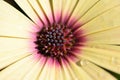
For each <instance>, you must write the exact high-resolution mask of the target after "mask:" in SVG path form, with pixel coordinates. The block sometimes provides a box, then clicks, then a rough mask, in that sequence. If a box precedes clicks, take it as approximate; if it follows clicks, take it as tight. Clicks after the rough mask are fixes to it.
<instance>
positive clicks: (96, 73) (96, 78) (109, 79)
mask: <svg viewBox="0 0 120 80" xmlns="http://www.w3.org/2000/svg"><path fill="white" fill-rule="evenodd" d="M80 65H81V67H82V69H84V70H85V71H86V72H87V73H88V74H89V75H90V76H91V77H92V78H93V80H117V79H116V78H114V77H113V76H112V75H111V74H109V73H108V72H107V71H105V70H103V69H102V68H100V67H98V66H96V65H95V64H93V63H91V62H89V61H87V60H84V59H82V60H81V61H80Z"/></svg>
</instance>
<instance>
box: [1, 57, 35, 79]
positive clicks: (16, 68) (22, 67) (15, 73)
mask: <svg viewBox="0 0 120 80" xmlns="http://www.w3.org/2000/svg"><path fill="white" fill-rule="evenodd" d="M36 63H37V61H36V60H34V58H33V55H31V56H28V57H26V58H24V59H22V60H20V61H18V62H16V63H15V64H13V65H10V66H9V67H7V68H6V69H4V70H2V71H1V72H0V79H1V80H22V79H23V78H24V76H25V75H26V74H27V73H28V72H29V71H30V70H31V69H32V68H33V66H34V65H35V64H36ZM6 76H7V77H6Z"/></svg>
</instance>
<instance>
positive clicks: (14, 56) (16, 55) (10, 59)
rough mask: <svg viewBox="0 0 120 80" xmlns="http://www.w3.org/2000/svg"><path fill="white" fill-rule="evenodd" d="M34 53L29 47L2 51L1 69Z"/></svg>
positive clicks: (0, 57)
mask: <svg viewBox="0 0 120 80" xmlns="http://www.w3.org/2000/svg"><path fill="white" fill-rule="evenodd" d="M31 54H32V51H31V52H30V51H29V50H28V49H26V48H23V49H17V50H16V49H15V50H11V51H4V52H1V53H0V70H1V69H3V68H5V67H7V66H8V65H11V64H13V63H15V62H17V61H18V60H20V59H23V58H24V57H27V56H29V55H31Z"/></svg>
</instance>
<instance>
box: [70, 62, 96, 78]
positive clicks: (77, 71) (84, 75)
mask: <svg viewBox="0 0 120 80" xmlns="http://www.w3.org/2000/svg"><path fill="white" fill-rule="evenodd" d="M70 67H71V69H72V70H73V72H74V74H75V75H76V76H77V78H78V79H76V80H94V79H92V78H91V77H90V76H89V75H88V74H87V73H86V72H85V71H84V70H83V69H82V68H81V67H80V66H78V65H77V64H75V62H73V61H70Z"/></svg>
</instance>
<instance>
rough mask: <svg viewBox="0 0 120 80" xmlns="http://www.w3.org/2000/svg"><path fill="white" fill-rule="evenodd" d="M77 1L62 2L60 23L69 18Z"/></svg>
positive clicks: (67, 0) (65, 0) (63, 0)
mask: <svg viewBox="0 0 120 80" xmlns="http://www.w3.org/2000/svg"><path fill="white" fill-rule="evenodd" d="M78 1H79V0H74V1H73V0H62V21H63V22H64V21H65V20H67V19H68V18H69V16H70V15H71V13H72V11H73V10H74V8H75V6H76V4H77V3H78Z"/></svg>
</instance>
